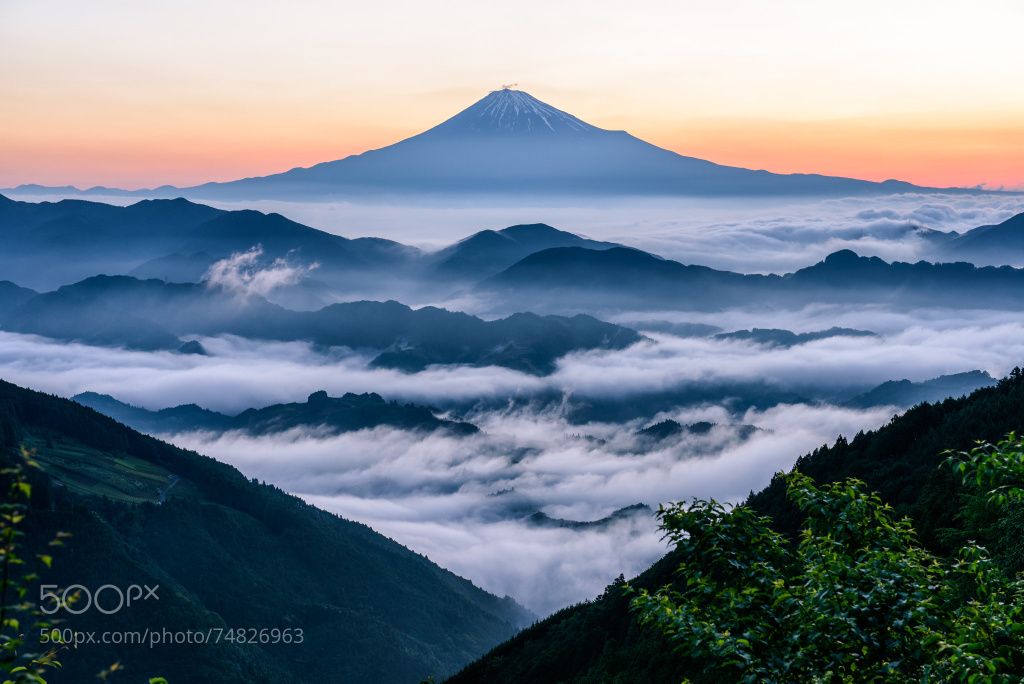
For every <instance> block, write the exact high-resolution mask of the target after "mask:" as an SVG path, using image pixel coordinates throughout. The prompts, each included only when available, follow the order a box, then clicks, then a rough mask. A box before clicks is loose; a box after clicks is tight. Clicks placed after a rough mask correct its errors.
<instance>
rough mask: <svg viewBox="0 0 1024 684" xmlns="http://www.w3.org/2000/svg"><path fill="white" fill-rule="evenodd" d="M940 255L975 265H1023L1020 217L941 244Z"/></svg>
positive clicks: (1022, 219) (1022, 218)
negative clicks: (968, 261) (967, 261)
mask: <svg viewBox="0 0 1024 684" xmlns="http://www.w3.org/2000/svg"><path fill="white" fill-rule="evenodd" d="M942 253H943V254H947V255H950V256H953V257H956V258H959V259H967V260H970V261H972V262H975V263H979V262H980V263H986V264H1000V265H1001V264H1014V265H1020V264H1022V263H1024V213H1022V214H1017V215H1016V216H1013V217H1011V218H1009V219H1007V220H1005V221H1003V222H1002V223H1000V224H998V225H994V226H978V227H977V228H974V229H973V230H969V231H967V232H966V233H964V234H963V235H960V236H958V237H956V238H955V239H953V240H950V241H948V242H945V243H943V245H942Z"/></svg>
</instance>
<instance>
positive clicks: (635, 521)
mask: <svg viewBox="0 0 1024 684" xmlns="http://www.w3.org/2000/svg"><path fill="white" fill-rule="evenodd" d="M890 416H891V412H890V411H887V410H884V409H881V410H875V411H866V412H859V411H850V410H843V409H835V408H812V407H807V406H778V407H776V408H774V409H770V410H768V411H766V412H757V411H750V412H748V413H747V414H746V415H744V416H742V417H741V419H742V421H744V422H748V423H752V424H754V425H757V426H758V427H761V428H763V430H761V431H758V432H755V433H754V434H753V435H752V436H751V437H749V438H748V439H746V440H743V439H741V438H740V437H739V436H738V435H737V433H736V431H735V430H733V429H731V428H729V427H725V426H724V425H723V426H720V427H716V428H714V429H712V431H711V432H710V433H709V434H706V435H692V434H685V433H684V434H683V435H682V436H678V437H675V438H670V439H666V440H664V441H663V442H660V443H657V444H656V445H654V446H653V447H652V448H650V449H649V450H645V449H642V448H640V449H638V448H637V443H636V438H635V436H634V432H635V430H636V429H637V428H638V427H643V425H641V424H640V423H632V424H626V425H609V424H588V425H584V426H574V425H569V424H568V423H567V422H566V421H565V420H564V418H562V417H561V416H559V415H558V412H557V411H547V412H542V413H537V412H534V411H530V410H514V411H505V412H488V413H485V414H476V415H473V416H470V418H471V419H472V420H474V421H475V422H477V424H479V425H480V426H481V427H482V428H483V429H484V431H485V434H483V435H480V436H477V437H471V438H461V439H460V438H453V437H449V436H444V435H441V434H435V435H431V436H428V437H423V436H422V435H415V434H410V433H405V432H400V431H396V430H391V429H375V430H364V431H360V432H356V433H349V434H345V435H340V436H323V435H318V434H317V433H316V432H315V431H305V430H293V431H291V432H289V433H285V434H282V435H275V436H274V437H270V438H266V437H264V438H253V437H250V436H247V435H242V434H238V433H232V434H227V435H224V436H221V437H219V438H211V437H209V436H204V435H202V434H190V435H174V436H169V437H168V438H169V439H170V440H172V441H174V442H175V443H177V444H179V445H181V446H185V447H187V448H190V449H196V450H198V451H200V452H202V453H206V454H209V455H211V456H214V457H216V458H218V459H220V460H223V461H227V462H228V463H231V464H233V465H235V466H237V467H238V468H239V469H240V470H242V472H244V473H245V474H246V475H247V476H250V477H258V478H260V479H262V480H266V481H268V482H274V483H276V484H278V485H279V486H281V487H283V488H284V489H286V490H288V491H291V492H294V493H297V494H299V495H301V496H302V497H303V498H305V499H306V500H308V501H309V502H311V503H313V504H315V505H317V506H320V507H322V508H325V509H327V510H330V511H333V512H336V513H339V514H341V515H343V516H345V517H347V518H351V519H354V520H359V521H361V522H364V523H366V524H368V525H370V526H371V527H373V528H374V529H376V530H378V531H380V532H382V533H384V534H386V535H388V536H390V537H392V538H394V539H396V540H397V541H399V542H401V543H402V544H405V545H407V546H409V547H411V548H413V549H414V550H416V551H419V552H421V553H424V554H426V555H428V556H429V557H430V558H431V559H432V560H434V561H435V562H438V563H439V564H441V565H442V566H444V567H447V568H449V569H451V570H453V571H455V572H456V573H458V574H461V575H463V576H466V577H470V578H472V579H473V580H474V581H475V582H477V583H478V584H480V585H481V586H483V587H484V588H486V589H488V590H490V591H492V592H495V593H498V594H499V595H501V594H506V593H507V594H511V595H513V596H515V597H516V598H517V599H519V600H520V601H522V602H523V603H525V604H526V605H527V606H528V607H530V608H531V609H533V610H535V611H537V612H538V613H541V614H547V613H549V612H551V611H553V610H556V609H558V608H560V607H562V606H565V605H567V604H569V603H573V602H576V601H580V600H583V599H585V598H588V597H593V596H595V595H597V594H599V593H600V592H601V591H602V590H603V588H604V587H605V586H606V585H607V584H609V583H610V582H611V581H612V579H614V578H615V576H616V575H618V574H619V573H624V574H625V575H626V576H627V577H629V576H633V575H635V574H637V573H638V572H640V571H641V570H643V569H645V568H646V567H647V566H648V565H650V564H651V563H652V562H653V561H654V560H656V559H657V558H658V557H660V556H661V555H662V554H663V553H664V551H665V547H664V545H663V544H662V543H661V542H660V541H659V535H658V533H657V531H656V529H655V528H656V522H655V520H654V519H653V518H650V517H648V516H646V515H642V514H641V515H639V516H636V517H631V518H628V519H626V520H622V521H619V522H615V523H612V524H611V525H609V526H607V527H606V528H604V529H601V530H586V531H576V530H571V529H550V528H539V527H536V526H533V525H531V524H529V523H528V522H527V521H526V520H524V518H526V516H528V515H529V514H530V513H533V512H535V511H538V510H540V511H543V512H544V513H546V514H548V515H549V516H551V517H553V518H562V519H570V520H585V521H588V520H597V519H600V518H602V517H604V516H607V515H608V514H609V513H611V512H613V511H614V510H616V509H619V508H622V507H625V506H629V505H631V504H635V503H646V504H648V505H650V506H652V507H653V508H657V505H658V504H659V503H663V502H666V501H670V500H672V501H675V500H684V499H689V498H690V497H693V496H699V497H704V498H706V497H714V498H716V499H718V500H724V501H733V502H736V501H740V500H742V499H743V498H745V496H746V495H747V494H748V493H749V492H750V490H752V489H753V490H756V489H759V488H760V487H762V486H763V485H764V484H766V483H767V481H768V480H769V479H770V478H771V476H772V474H773V473H775V472H777V471H779V470H784V469H788V468H789V467H791V465H792V463H793V461H794V460H795V459H796V458H797V457H798V456H799V455H800V454H802V453H804V452H806V451H808V450H810V449H812V448H814V447H816V446H820V445H821V444H823V443H826V442H832V441H833V440H834V439H835V436H836V435H838V434H840V433H844V434H847V435H852V434H855V433H856V432H857V431H859V430H862V429H870V428H872V427H874V426H877V425H878V424H880V423H882V422H884V421H885V419H887V418H889V417H890ZM662 417H672V418H674V419H676V420H678V421H679V422H683V423H688V422H695V421H697V420H707V419H711V420H718V421H729V420H730V418H729V416H727V415H726V414H725V412H724V411H723V410H722V409H721V408H717V407H705V408H703V409H699V410H690V411H682V412H674V413H672V414H671V416H669V415H663V416H659V418H662ZM586 435H590V436H591V437H593V439H588V438H587V437H586Z"/></svg>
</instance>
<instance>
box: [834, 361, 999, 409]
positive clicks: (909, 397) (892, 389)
mask: <svg viewBox="0 0 1024 684" xmlns="http://www.w3.org/2000/svg"><path fill="white" fill-rule="evenodd" d="M994 384H996V381H995V379H993V378H992V376H991V375H989V374H988V373H986V372H985V371H980V370H973V371H967V372H966V373H956V374H954V375H942V376H939V377H937V378H933V379H931V380H926V381H924V382H911V381H909V380H889V381H888V382H883V383H882V384H881V385H879V386H878V387H875V388H873V389H871V390H869V391H868V392H865V393H863V394H858V395H857V396H855V397H853V398H852V399H850V400H849V401H847V402H845V403H844V404H843V405H844V406H849V407H851V408H869V407H871V406H900V407H903V408H909V407H911V406H916V405H917V404H920V403H921V402H923V401H930V402H934V401H942V400H943V399H945V398H946V397H961V396H964V395H965V394H970V393H971V392H973V391H974V390H976V389H978V388H981V387H989V386H991V385H994Z"/></svg>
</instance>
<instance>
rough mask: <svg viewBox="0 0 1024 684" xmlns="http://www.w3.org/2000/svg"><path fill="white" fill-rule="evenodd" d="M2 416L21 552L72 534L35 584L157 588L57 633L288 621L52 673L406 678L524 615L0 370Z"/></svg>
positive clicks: (88, 657)
mask: <svg viewBox="0 0 1024 684" xmlns="http://www.w3.org/2000/svg"><path fill="white" fill-rule="evenodd" d="M0 427H2V428H3V429H0V458H2V459H3V460H4V461H5V462H9V461H10V459H11V458H13V455H12V452H13V451H15V450H16V448H17V445H18V444H22V443H23V444H26V445H27V446H30V447H34V448H36V449H38V453H37V460H39V461H40V463H41V464H42V465H43V468H44V470H45V473H46V476H42V475H41V474H36V475H34V479H35V487H34V490H33V499H32V506H33V511H32V512H31V513H30V515H29V516H28V521H29V524H30V526H31V527H30V529H29V534H28V536H27V540H29V541H28V543H29V545H30V546H32V545H34V544H43V543H45V541H47V540H49V539H51V538H52V536H53V534H54V533H55V531H56V530H64V531H68V532H71V533H72V537H71V538H70V541H69V542H68V543H67V544H68V545H67V547H66V548H65V549H63V550H58V551H57V552H55V553H53V555H54V563H53V569H52V570H46V569H45V568H44V569H43V575H42V577H41V578H40V579H39V582H40V583H44V584H52V583H59V584H60V585H61V586H68V585H70V584H75V583H77V584H81V585H83V586H84V587H86V588H91V589H93V590H95V589H96V588H97V587H99V586H101V585H103V584H108V583H109V584H114V585H116V586H119V587H125V588H126V587H128V586H129V585H130V584H139V585H142V584H147V585H149V586H155V585H157V584H159V585H160V591H159V594H158V597H159V598H158V601H150V602H148V603H141V604H139V605H133V606H132V608H131V610H121V611H117V612H114V613H112V614H109V615H105V614H103V613H100V612H96V611H86V612H84V613H83V614H81V615H76V616H70V617H71V619H70V621H69V622H66V623H64V625H62V626H64V627H68V626H70V627H72V628H74V629H75V630H78V631H95V632H96V634H97V635H98V634H100V633H102V632H104V631H108V630H111V631H122V630H138V631H139V632H141V631H142V629H143V628H144V627H148V628H150V629H151V630H157V631H159V630H162V629H166V630H171V631H185V630H192V631H193V632H195V631H204V630H206V629H209V628H219V629H221V630H224V629H226V628H228V627H230V628H232V629H235V628H243V627H244V628H246V629H249V628H255V629H256V630H257V632H258V630H260V629H264V628H265V629H267V630H268V632H269V630H271V629H289V630H291V633H292V635H293V636H294V635H296V634H297V632H296V630H299V629H301V630H303V639H302V642H301V643H297V642H296V641H295V640H292V643H287V644H286V643H278V644H276V645H275V644H272V643H266V642H263V643H260V642H259V641H258V640H257V641H256V642H255V643H246V644H245V645H242V644H240V643H238V642H235V641H232V642H229V641H228V640H222V641H221V642H220V643H208V644H204V645H202V646H196V645H195V643H192V644H184V645H176V644H167V643H164V644H162V645H161V644H158V645H155V646H150V645H149V644H146V645H140V644H122V645H119V646H114V645H109V644H101V643H94V644H90V645H89V646H88V647H82V648H79V649H77V650H75V651H73V652H69V653H67V654H66V655H65V657H62V658H61V660H62V661H63V662H64V667H63V669H62V670H60V671H59V672H57V673H56V674H54V675H53V676H52V677H48V679H49V681H51V682H82V681H89V680H90V679H92V678H93V677H94V675H95V673H96V672H98V671H99V670H100V669H101V668H103V667H106V666H109V665H110V664H111V663H112V662H114V661H115V660H120V661H121V662H122V663H123V664H125V665H126V667H127V668H128V670H127V672H128V674H129V675H130V676H131V677H133V678H134V679H132V680H126V681H142V680H143V676H144V675H146V676H156V675H161V676H165V677H167V678H168V679H169V680H170V681H181V682H193V683H197V684H204V683H210V684H212V683H213V682H224V681H232V682H234V681H290V682H310V683H312V682H322V681H361V682H380V683H381V684H386V683H390V682H418V681H420V679H422V678H423V677H425V676H427V675H429V674H434V675H442V674H444V673H447V672H451V671H452V670H453V669H455V668H457V667H458V666H459V665H461V664H462V663H464V662H466V661H467V660H469V659H470V658H472V657H473V656H474V655H475V654H478V653H480V652H482V651H483V650H485V649H486V648H488V647H489V646H490V645H493V644H494V643H497V642H498V641H499V640H501V639H503V638H507V637H508V636H510V635H511V634H513V633H514V632H515V631H516V629H517V627H518V626H521V625H523V624H524V623H526V622H529V621H530V620H531V619H532V616H531V615H530V614H529V613H527V612H526V611H525V610H523V609H522V608H520V607H519V606H518V605H516V604H515V603H514V602H513V601H512V600H511V599H508V598H505V599H499V598H498V597H496V596H492V595H490V594H487V593H486V592H484V591H482V590H480V589H478V588H477V587H475V586H473V585H472V584H471V583H470V582H468V581H466V580H464V579H462V578H459V577H457V576H455V575H452V574H451V573H449V572H447V571H445V570H443V569H441V568H439V567H438V566H436V565H434V564H433V563H431V562H430V561H429V560H427V559H426V558H424V557H423V556H420V555H418V554H416V553H413V552H412V551H409V550H408V549H406V548H404V547H402V546H400V545H399V544H397V543H395V542H393V541H391V540H389V539H386V538H385V537H383V536H381V535H379V534H377V533H375V532H373V531H372V530H370V529H369V528H367V527H365V526H364V525H360V524H359V523H355V522H351V521H348V520H344V519H342V518H339V517H336V516H334V515H330V514H328V513H325V512H323V511H320V510H318V509H316V508H314V507H312V506H309V505H307V504H305V503H304V502H302V501H300V500H299V499H297V498H296V497H292V496H290V495H287V494H284V493H283V492H281V491H280V490H277V489H275V488H274V487H271V486H267V485H260V484H258V483H256V482H255V480H253V481H249V480H247V479H246V478H244V477H243V476H242V475H241V474H240V473H239V472H238V471H236V470H235V469H234V468H231V467H230V466H227V465H225V464H222V463H218V462H217V461H214V460H213V459H210V458H207V457H204V456H200V455H199V454H196V453H194V452H188V451H184V450H181V449H177V448H175V447H172V446H170V445H168V444H165V443H163V442H160V441H158V440H155V439H153V438H151V437H147V436H145V435H140V434H139V433H137V432H135V431H133V430H131V429H128V428H126V427H124V426H122V425H120V424H118V423H116V422H114V421H113V420H111V419H109V418H107V417H105V416H102V415H100V414H98V413H96V412H95V411H93V410H92V409H89V408H86V407H84V406H80V405H78V404H76V403H74V402H70V401H67V400H65V399H60V398H57V397H52V396H48V395H45V394H41V393H38V392H33V391H31V390H26V389H22V388H19V387H16V386H14V385H11V384H9V383H6V382H2V381H0ZM100 495H102V496H100ZM29 550H30V551H31V550H35V549H34V548H32V549H29ZM29 557H31V556H29ZM32 591H34V592H35V593H32V594H31V595H32V596H38V595H39V594H38V591H36V589H35V587H32Z"/></svg>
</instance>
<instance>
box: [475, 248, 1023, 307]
mask: <svg viewBox="0 0 1024 684" xmlns="http://www.w3.org/2000/svg"><path fill="white" fill-rule="evenodd" d="M476 291H477V292H479V293H481V294H485V293H486V294H490V295H492V296H495V297H498V298H514V299H515V301H516V302H517V305H519V306H521V307H525V308H530V309H533V310H544V311H558V310H561V308H566V309H572V310H583V311H587V310H594V309H595V308H605V309H621V310H630V311H643V310H659V309H677V310H694V311H718V310H722V309H726V308H738V307H747V306H763V305H770V306H782V307H785V308H794V307H796V308H799V307H801V306H804V305H806V304H810V303H840V302H842V303H886V304H889V305H893V306H896V307H914V306H944V307H954V308H990V307H997V308H1007V309H1010V310H1019V309H1021V308H1024V269H1017V268H1012V267H1009V266H1000V267H993V266H985V267H980V268H979V267H976V266H974V265H973V264H970V263H967V262H957V263H930V262H926V261H919V262H917V263H914V264H910V263H905V262H899V261H894V262H891V263H889V262H886V261H883V260H882V259H880V258H878V257H863V256H859V255H857V254H856V253H855V252H853V251H851V250H848V249H844V250H840V251H838V252H834V253H832V254H830V255H828V256H827V257H826V258H825V259H824V260H822V261H820V262H818V263H816V264H814V265H812V266H808V267H806V268H802V269H800V270H798V271H795V272H793V273H788V274H785V275H774V274H771V275H761V274H741V273H734V272H731V271H720V270H715V269H712V268H708V267H706V266H697V265H684V264H681V263H679V262H677V261H672V260H668V259H659V258H657V257H655V256H653V255H650V254H647V253H645V252H641V251H639V250H630V249H623V248H610V249H605V250H601V251H595V250H591V249H586V248H583V247H560V248H553V249H546V250H543V251H541V252H536V253H534V254H531V255H530V256H528V257H526V258H525V259H523V260H521V261H519V262H517V263H516V264H514V265H512V266H510V267H509V268H507V269H505V270H504V271H502V272H501V273H499V274H497V275H495V276H492V277H491V278H488V279H486V280H484V281H482V282H481V283H480V284H479V285H477V287H476Z"/></svg>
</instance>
